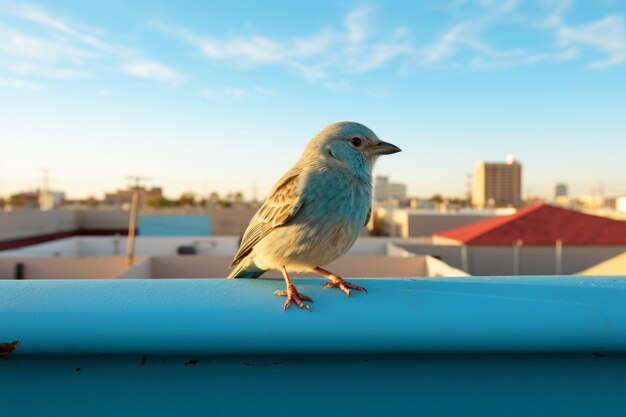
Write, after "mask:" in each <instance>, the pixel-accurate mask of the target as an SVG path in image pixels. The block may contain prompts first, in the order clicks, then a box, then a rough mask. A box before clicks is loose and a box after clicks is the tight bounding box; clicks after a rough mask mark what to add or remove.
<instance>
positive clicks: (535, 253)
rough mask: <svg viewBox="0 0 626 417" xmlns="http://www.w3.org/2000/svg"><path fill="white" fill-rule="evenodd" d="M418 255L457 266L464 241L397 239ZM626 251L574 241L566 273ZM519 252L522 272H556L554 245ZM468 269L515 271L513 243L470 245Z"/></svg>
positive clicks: (477, 273) (460, 264)
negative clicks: (431, 242) (453, 242)
mask: <svg viewBox="0 0 626 417" xmlns="http://www.w3.org/2000/svg"><path fill="white" fill-rule="evenodd" d="M395 243H396V244H397V245H398V246H400V247H403V248H405V249H407V250H408V251H410V252H413V253H415V254H418V255H431V256H434V257H438V258H441V260H443V261H444V262H445V263H447V264H448V265H450V266H452V267H454V268H460V269H462V268H463V256H462V251H463V249H462V248H463V246H462V245H428V244H410V243H402V242H395ZM624 251H626V246H618V245H616V246H599V245H571V246H564V247H563V263H562V269H561V272H562V274H566V275H569V274H574V273H576V272H578V271H582V270H584V269H586V268H590V267H592V266H594V265H596V264H598V263H600V262H603V261H605V260H607V259H610V258H612V257H614V256H616V255H619V254H620V253H622V252H624ZM519 253H520V255H519V262H520V263H519V274H520V275H554V274H555V273H556V249H555V247H554V246H552V245H550V246H522V247H521V248H520V252H519ZM467 262H468V267H469V268H468V270H467V271H466V272H468V273H469V274H471V275H475V276H480V275H487V276H492V275H512V274H513V273H514V268H513V245H510V246H509V245H505V246H502V245H493V246H491V245H475V246H467Z"/></svg>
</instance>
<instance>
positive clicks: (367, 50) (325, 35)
mask: <svg viewBox="0 0 626 417" xmlns="http://www.w3.org/2000/svg"><path fill="white" fill-rule="evenodd" d="M373 20H374V7H373V6H369V5H368V6H361V7H358V8H356V9H354V10H352V11H350V12H349V13H348V14H347V15H346V17H345V19H344V21H343V22H342V24H341V25H339V26H338V27H334V28H333V27H323V28H321V29H319V30H318V31H317V32H314V33H312V34H309V35H304V36H298V37H294V38H291V39H277V38H273V37H269V36H266V35H262V34H250V35H241V36H227V37H219V36H206V35H199V34H197V33H194V32H193V31H191V30H190V29H188V28H185V27H183V26H176V25H170V24H164V23H159V22H151V23H150V26H151V27H153V28H155V29H157V30H160V31H161V32H164V33H167V34H170V35H172V36H175V37H177V38H179V39H181V40H183V41H184V42H186V43H187V44H189V45H191V46H193V47H195V48H197V49H198V50H199V51H201V52H202V54H203V55H204V56H205V57H207V58H209V59H212V60H216V61H222V62H226V63H228V64H229V65H231V66H234V67H238V68H251V67H256V66H261V65H274V66H280V67H283V68H285V69H287V70H288V71H292V72H295V73H297V74H298V75H300V76H301V77H303V78H305V79H308V80H329V79H331V78H336V77H337V76H338V75H340V74H346V73H352V74H354V73H358V72H365V71H369V70H371V69H374V68H378V67H381V66H383V65H385V64H386V63H388V62H389V61H391V60H393V59H394V58H396V57H399V56H401V55H407V54H409V53H410V52H411V45H410V42H409V41H408V37H409V30H408V29H407V28H402V27H396V28H393V29H392V30H391V31H389V32H388V33H387V34H386V35H382V36H379V37H375V36H374V34H373V30H372V28H373V27H375V24H374V22H373Z"/></svg>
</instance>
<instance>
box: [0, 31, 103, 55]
mask: <svg viewBox="0 0 626 417" xmlns="http://www.w3.org/2000/svg"><path fill="white" fill-rule="evenodd" d="M0 52H3V53H4V54H5V55H9V56H13V57H18V58H24V59H30V60H34V61H48V62H51V61H54V62H59V61H68V62H71V63H74V64H76V63H80V62H83V61H84V60H85V59H88V58H90V57H93V54H92V53H91V52H90V51H89V50H86V49H83V48H81V47H78V46H75V45H71V44H70V43H68V42H66V41H65V40H63V39H50V38H43V37H39V36H32V35H29V34H25V33H23V32H22V31H19V30H15V29H13V28H10V27H6V26H0Z"/></svg>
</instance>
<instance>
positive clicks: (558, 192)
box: [554, 183, 569, 200]
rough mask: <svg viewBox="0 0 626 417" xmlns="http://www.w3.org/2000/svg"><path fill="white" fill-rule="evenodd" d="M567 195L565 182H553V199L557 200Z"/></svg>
mask: <svg viewBox="0 0 626 417" xmlns="http://www.w3.org/2000/svg"><path fill="white" fill-rule="evenodd" d="M567 196H569V192H568V187H567V184H563V183H558V184H554V199H555V200H558V199H559V198H560V197H567Z"/></svg>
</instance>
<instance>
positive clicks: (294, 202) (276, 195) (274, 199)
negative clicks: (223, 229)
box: [230, 167, 303, 266]
mask: <svg viewBox="0 0 626 417" xmlns="http://www.w3.org/2000/svg"><path fill="white" fill-rule="evenodd" d="M302 177H303V173H302V169H300V168H295V167H294V168H292V169H291V170H289V171H288V172H287V173H286V174H285V175H284V176H283V177H282V178H281V179H280V180H279V181H278V183H277V184H276V185H275V186H274V189H273V190H272V192H271V193H270V195H269V197H267V200H265V203H263V205H262V206H261V208H260V209H259V211H257V212H256V214H255V215H254V217H253V218H252V220H250V224H249V225H248V228H247V229H246V231H245V233H244V234H243V238H242V239H241V244H240V245H239V251H238V252H237V254H236V255H235V258H234V259H233V261H232V262H231V264H230V266H233V265H236V264H237V263H239V262H240V261H241V260H242V259H243V258H245V257H246V256H247V255H248V254H249V253H250V251H251V250H252V248H253V247H254V245H256V244H257V243H258V242H259V241H260V240H261V239H263V238H264V237H265V236H267V234H268V233H269V232H271V231H272V230H274V229H275V228H277V227H279V226H282V225H284V224H285V223H287V222H288V221H289V220H290V219H291V218H293V216H295V215H296V213H297V212H298V210H300V207H302V203H303V199H302V195H301V192H300V189H301V187H300V183H301V181H302Z"/></svg>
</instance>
